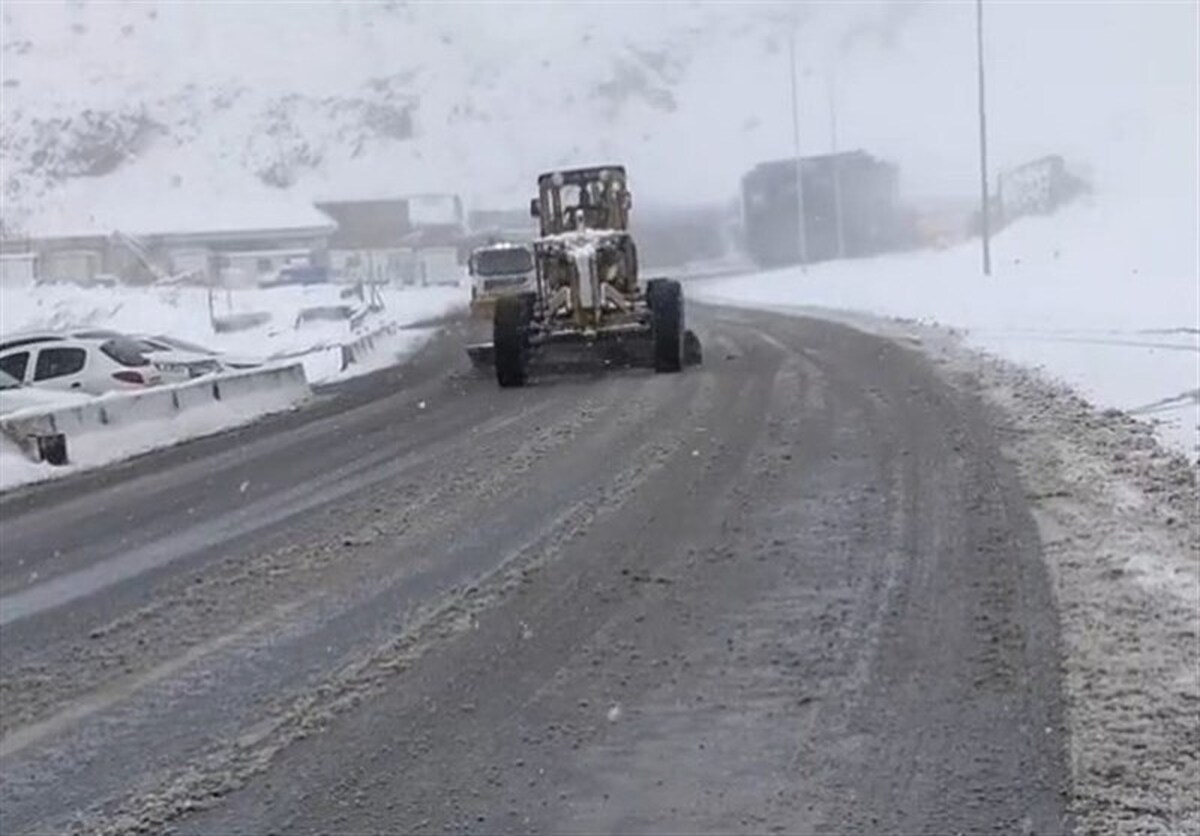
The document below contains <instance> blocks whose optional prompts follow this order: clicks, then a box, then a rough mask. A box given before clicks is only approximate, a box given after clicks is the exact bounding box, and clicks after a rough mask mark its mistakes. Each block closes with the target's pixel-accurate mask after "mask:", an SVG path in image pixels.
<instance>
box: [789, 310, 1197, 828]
mask: <svg viewBox="0 0 1200 836" xmlns="http://www.w3.org/2000/svg"><path fill="white" fill-rule="evenodd" d="M794 313H797V314H807V315H814V316H825V317H827V318H832V319H836V320H838V321H841V322H844V323H845V324H848V325H850V326H852V327H856V328H859V329H861V330H865V331H870V332H872V333H877V334H880V335H883V336H886V337H889V338H891V339H894V340H896V341H897V342H898V343H900V344H901V345H905V346H908V347H910V348H912V349H913V350H919V351H922V352H923V353H925V354H926V355H927V356H929V357H930V358H931V359H932V360H933V362H934V363H935V364H936V365H938V366H939V367H940V368H941V369H942V370H943V372H944V374H945V375H946V377H947V378H948V379H949V380H950V381H951V382H952V383H953V384H955V385H957V386H958V387H960V388H961V389H963V390H964V391H967V392H969V393H971V394H974V395H977V396H979V397H980V398H982V399H983V401H984V403H985V404H987V405H988V408H989V409H991V410H992V411H993V413H994V423H995V425H996V427H997V430H998V435H999V438H1000V439H1001V446H1002V452H1003V453H1004V455H1005V456H1006V457H1008V458H1009V459H1011V460H1012V461H1013V462H1014V464H1015V465H1016V467H1017V468H1018V472H1019V474H1020V477H1021V479H1022V481H1023V484H1024V487H1025V490H1026V493H1027V497H1028V501H1029V504H1030V507H1031V509H1032V512H1033V516H1034V519H1035V521H1036V524H1037V525H1038V529H1039V532H1040V536H1041V541H1042V550H1043V559H1044V561H1045V563H1046V566H1047V569H1048V574H1049V577H1050V579H1051V582H1052V583H1053V585H1054V595H1055V600H1056V603H1057V606H1058V611H1059V623H1060V630H1061V648H1062V663H1063V670H1064V674H1065V678H1064V686H1065V694H1064V696H1065V704H1066V722H1067V723H1068V727H1069V732H1070V735H1069V738H1070V752H1069V759H1070V767H1071V772H1072V779H1073V781H1072V783H1073V798H1072V808H1073V811H1074V814H1075V815H1076V817H1077V821H1076V824H1077V829H1078V831H1079V832H1080V833H1163V834H1166V833H1172V834H1174V833H1197V832H1200V754H1198V753H1197V748H1196V733H1197V729H1198V728H1200V490H1198V489H1197V476H1198V473H1197V470H1196V468H1195V467H1194V466H1193V465H1192V464H1190V463H1189V462H1188V461H1187V460H1186V459H1185V458H1184V457H1183V456H1182V455H1180V454H1179V453H1178V452H1173V451H1170V450H1168V449H1166V448H1164V447H1163V446H1162V445H1161V444H1159V443H1157V441H1156V439H1155V437H1154V433H1153V431H1152V430H1151V428H1150V427H1149V426H1148V425H1146V424H1145V423H1142V422H1140V421H1137V420H1135V419H1133V418H1131V417H1130V416H1128V415H1125V414H1123V413H1121V412H1119V411H1117V410H1113V409H1108V410H1103V411H1102V410H1098V409H1097V408H1095V407H1093V406H1091V405H1089V404H1088V403H1087V402H1086V401H1085V400H1084V399H1083V398H1081V397H1080V396H1079V395H1078V394H1076V393H1075V392H1073V391H1072V390H1071V389H1070V388H1068V387H1067V386H1065V385H1062V384H1059V383H1055V382H1052V381H1048V380H1047V379H1046V378H1045V377H1044V376H1043V375H1041V374H1039V373H1038V372H1036V371H1032V370H1030V369H1028V368H1025V367H1022V366H1020V365H1017V364H1014V363H1011V362H1008V361H1005V360H1001V359H998V358H996V357H993V356H989V355H987V354H984V353H982V352H980V351H977V350H974V349H973V348H971V346H970V341H969V340H966V341H964V339H963V337H962V336H961V335H958V334H954V333H953V332H950V331H948V330H946V329H940V328H934V327H928V326H922V325H919V324H914V323H905V322H898V321H895V320H891V321H888V320H881V319H878V318H875V317H871V316H867V315H862V314H853V313H829V312H826V311H821V310H818V309H796V310H795V311H794Z"/></svg>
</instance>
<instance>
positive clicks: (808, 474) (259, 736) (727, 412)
mask: <svg viewBox="0 0 1200 836" xmlns="http://www.w3.org/2000/svg"><path fill="white" fill-rule="evenodd" d="M692 324H693V326H694V327H696V328H697V330H698V331H699V332H700V335H701V338H702V339H703V340H704V343H705V363H704V365H703V366H701V367H699V368H693V369H689V370H687V371H686V372H684V373H683V374H680V375H664V376H656V375H654V374H652V373H649V372H642V371H624V372H612V373H605V374H590V375H582V376H574V377H568V376H558V377H544V378H542V379H539V380H538V381H537V382H536V384H535V385H532V386H530V387H528V388H526V389H523V390H506V391H501V390H498V389H497V387H496V386H495V384H494V382H493V381H492V380H490V379H488V378H486V377H481V376H478V375H476V374H474V373H473V372H471V370H470V369H469V367H468V365H467V363H466V360H465V357H464V356H463V354H462V350H461V346H462V342H463V333H462V331H461V329H460V328H459V327H458V326H453V325H452V326H451V327H449V328H448V329H447V331H446V333H445V335H444V336H443V337H440V338H438V339H436V340H435V341H434V343H432V344H431V345H430V346H429V348H428V349H427V350H425V351H424V352H423V353H422V354H421V355H419V356H418V357H417V358H416V359H415V360H414V361H413V362H411V363H409V364H407V365H405V366H403V367H401V368H398V369H392V370H388V371H386V372H382V373H379V374H376V375H373V376H371V377H368V378H363V379H360V380H357V381H355V382H352V383H350V384H347V385H344V386H341V387H339V388H337V389H334V390H330V391H327V392H324V393H322V394H321V395H320V396H319V398H318V400H317V402H316V403H314V404H313V405H312V406H310V407H308V408H305V409H303V410H301V411H299V412H296V413H292V414H288V415H284V416H279V417H275V418H272V419H269V420H267V421H264V422H262V423H260V424H257V425H254V426H252V427H248V428H245V429H243V430H241V431H237V432H233V433H229V434H225V435H222V436H219V437H215V438H210V439H205V440H201V441H198V442H194V443H190V444H187V445H183V446H181V447H179V448H175V449H173V450H169V451H164V452H161V453H158V454H154V455H151V456H148V457H144V458H141V459H138V460H135V461H133V462H130V463H127V464H125V465H122V466H119V467H114V468H110V469H107V470H104V471H102V472H97V473H93V474H87V475H83V476H81V477H78V478H74V479H72V480H69V481H67V482H64V483H61V484H55V485H50V486H43V487H39V488H35V489H32V490H28V491H24V492H20V493H16V494H12V495H9V496H7V497H4V498H2V499H0V699H2V702H0V709H2V710H0V832H3V833H5V834H14V833H28V832H63V831H70V830H72V829H74V830H77V831H79V832H138V831H142V832H163V831H168V832H178V833H231V832H264V833H265V832H273V833H318V832H320V833H367V832H430V833H442V832H446V831H455V832H479V833H498V832H513V833H525V832H540V833H564V832H579V833H585V832H586V833H599V832H612V833H631V832H673V833H679V832H719V833H731V832H754V833H764V832H786V833H815V832H836V833H905V834H915V833H976V832H995V833H1039V834H1041V833H1056V832H1063V831H1065V830H1069V825H1070V822H1069V821H1068V819H1067V816H1066V812H1065V797H1066V794H1067V791H1068V786H1067V781H1068V778H1067V774H1068V773H1067V769H1066V764H1065V755H1064V753H1065V747H1066V739H1065V732H1064V730H1063V721H1062V698H1061V680H1060V672H1059V661H1058V659H1059V653H1058V632H1057V623H1058V621H1057V616H1056V613H1055V609H1054V602H1053V600H1052V596H1051V592H1050V588H1049V584H1048V581H1047V578H1046V576H1045V569H1044V567H1043V563H1042V560H1041V555H1040V551H1039V550H1040V546H1039V542H1038V538H1037V534H1036V529H1035V527H1034V524H1033V521H1032V519H1031V517H1030V514H1029V512H1028V509H1027V507H1026V502H1025V497H1024V493H1023V491H1022V488H1021V486H1020V485H1019V484H1018V482H1017V479H1016V476H1015V475H1014V471H1013V469H1012V467H1011V466H1010V464H1009V463H1007V462H1005V461H1003V460H1002V459H1001V458H1000V457H999V455H998V453H997V452H996V451H997V447H998V445H997V440H996V435H995V432H996V431H995V430H994V429H993V427H992V425H991V423H990V422H989V420H988V414H987V412H986V410H985V408H984V407H983V406H982V405H980V404H979V403H977V402H976V401H975V400H973V398H972V397H971V396H969V395H966V394H963V393H961V392H959V391H958V390H956V389H954V388H953V387H952V386H950V385H949V384H948V383H946V382H945V381H943V380H941V379H940V378H939V377H938V375H937V374H936V373H935V371H934V370H933V369H932V368H931V367H930V366H929V364H928V363H927V362H926V361H925V360H924V359H923V358H922V357H921V355H920V354H918V353H917V352H916V351H915V350H913V349H912V348H911V347H907V346H902V345H899V344H896V343H893V342H888V341H886V340H883V339H880V338H877V337H874V336H869V335H866V334H863V333H861V332H858V331H854V330H851V329H849V328H846V327H844V326H841V325H836V324H833V323H829V322H823V321H820V320H815V319H797V318H786V317H779V316H772V315H767V314H755V313H748V312H734V311H728V310H722V309H708V308H699V307H696V308H693V309H692Z"/></svg>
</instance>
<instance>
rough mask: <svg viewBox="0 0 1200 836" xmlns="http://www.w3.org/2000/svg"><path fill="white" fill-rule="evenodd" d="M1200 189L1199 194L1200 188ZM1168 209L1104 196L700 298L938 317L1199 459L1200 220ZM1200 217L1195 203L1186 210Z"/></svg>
mask: <svg viewBox="0 0 1200 836" xmlns="http://www.w3.org/2000/svg"><path fill="white" fill-rule="evenodd" d="M1193 194H1194V193H1193ZM1164 207H1165V208H1166V209H1168V210H1170V209H1171V208H1172V207H1171V205H1170V204H1169V203H1166V204H1164V205H1163V206H1156V205H1153V204H1146V203H1141V204H1138V203H1133V204H1125V205H1120V204H1118V205H1112V204H1110V203H1108V202H1106V201H1105V200H1104V199H1102V198H1101V197H1095V198H1090V199H1087V200H1085V201H1084V202H1083V203H1081V204H1078V205H1074V206H1071V207H1068V208H1067V209H1065V210H1063V211H1061V212H1060V213H1058V214H1056V215H1052V216H1049V217H1044V218H1035V219H1026V220H1023V221H1019V222H1017V223H1015V224H1014V225H1013V226H1012V227H1010V228H1008V229H1006V230H1005V231H1003V232H1002V233H1001V234H1000V235H998V236H997V237H996V238H995V240H994V242H993V249H992V256H993V273H992V275H991V277H985V276H983V275H982V270H981V266H980V249H979V243H978V242H974V243H970V244H965V245H962V246H958V247H954V248H951V249H948V250H944V251H941V252H928V251H925V252H916V253H911V254H906V255H899V256H885V257H879V258H874V259H862V260H852V261H842V262H831V263H826V264H819V265H813V266H810V267H808V268H807V269H806V270H805V271H801V270H799V269H798V268H790V269H785V270H777V271H771V272H765V273H757V274H753V275H749V276H744V277H738V278H731V279H723V280H714V281H711V282H701V283H697V284H695V285H693V286H692V290H691V291H690V292H691V293H692V295H693V296H694V297H695V298H700V299H707V300H709V301H713V302H723V303H727V304H735V305H749V306H756V307H767V308H789V307H791V308H796V307H802V306H815V307H824V308H836V309H843V310H858V311H865V312H868V313H872V314H876V315H880V316H887V317H895V318H902V319H911V320H917V321H920V322H924V323H936V324H939V325H943V326H948V327H951V328H955V329H961V330H964V331H966V336H967V340H968V343H969V344H970V345H971V346H973V347H976V348H979V349H982V350H984V351H987V352H989V353H993V354H995V355H997V356H999V357H1002V358H1005V359H1008V360H1011V361H1015V362H1017V363H1020V364H1023V365H1027V366H1032V367H1034V368H1038V369H1041V370H1042V371H1043V372H1044V373H1045V374H1046V375H1048V376H1049V377H1051V378H1054V379H1057V380H1060V381H1063V382H1066V383H1068V384H1069V385H1071V386H1072V387H1073V388H1075V389H1077V390H1078V391H1079V392H1081V393H1082V394H1083V395H1085V396H1086V397H1087V398H1088V399H1089V400H1090V401H1092V402H1093V403H1095V404H1097V405H1098V406H1101V407H1112V408H1116V409H1120V410H1124V411H1127V412H1130V413H1132V414H1133V415H1136V416H1139V417H1143V418H1145V419H1147V420H1150V421H1152V422H1154V423H1155V425H1156V426H1157V428H1158V430H1159V433H1160V438H1162V439H1163V440H1164V441H1166V442H1167V443H1168V444H1169V445H1170V446H1172V447H1173V448H1174V449H1176V450H1179V451H1182V452H1185V453H1187V454H1188V455H1189V457H1190V458H1193V459H1194V458H1195V457H1196V454H1197V448H1198V444H1200V437H1198V432H1200V429H1198V428H1200V283H1198V281H1200V280H1198V278H1197V276H1198V275H1200V272H1198V269H1197V264H1196V227H1195V226H1192V227H1191V230H1190V232H1189V231H1188V230H1187V228H1186V227H1187V225H1188V224H1189V220H1188V216H1189V213H1188V212H1187V211H1186V206H1184V207H1181V208H1182V209H1183V210H1184V211H1183V212H1182V216H1170V215H1165V214H1164ZM1190 217H1191V219H1192V220H1191V221H1190V223H1194V221H1195V210H1194V208H1193V210H1192V211H1191V213H1190Z"/></svg>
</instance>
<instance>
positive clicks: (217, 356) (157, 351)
mask: <svg viewBox="0 0 1200 836" xmlns="http://www.w3.org/2000/svg"><path fill="white" fill-rule="evenodd" d="M134 339H135V340H137V341H138V342H139V343H141V344H142V345H143V346H145V348H146V351H147V353H149V354H151V355H152V356H151V358H150V359H151V360H153V361H154V362H155V363H157V362H158V358H159V355H163V356H166V352H173V353H174V354H175V355H177V356H189V357H193V358H202V359H203V362H208V363H212V362H214V361H215V362H216V363H217V364H218V365H219V366H220V367H221V370H228V369H256V368H258V367H259V366H261V365H263V363H264V362H265V361H263V360H262V359H260V358H257V357H242V356H238V355H232V354H223V353H221V352H219V351H214V350H213V349H211V348H207V347H205V346H202V345H199V344H198V343H193V342H188V341H187V340H181V339H180V338H179V337H172V336H168V335H167V334H153V335H150V334H137V335H135V336H134Z"/></svg>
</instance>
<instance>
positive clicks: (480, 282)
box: [469, 242, 537, 320]
mask: <svg viewBox="0 0 1200 836" xmlns="http://www.w3.org/2000/svg"><path fill="white" fill-rule="evenodd" d="M469 269H470V273H471V314H472V315H473V316H478V317H482V318H486V319H488V320H491V317H492V311H493V310H494V309H495V307H496V300H497V299H499V298H500V297H501V296H507V295H509V294H512V293H527V292H530V293H531V292H533V291H534V290H536V288H537V273H536V270H535V268H534V263H533V250H532V249H531V248H530V247H529V246H528V245H526V244H514V243H508V242H506V243H497V244H487V245H485V246H482V247H477V248H476V249H475V250H473V251H472V252H471V258H470V262H469Z"/></svg>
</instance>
